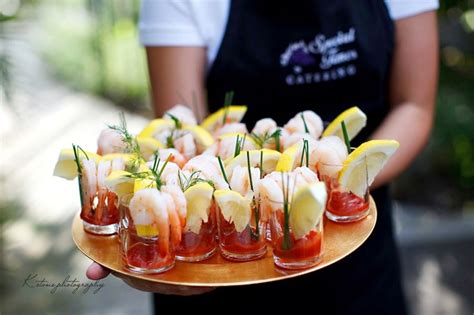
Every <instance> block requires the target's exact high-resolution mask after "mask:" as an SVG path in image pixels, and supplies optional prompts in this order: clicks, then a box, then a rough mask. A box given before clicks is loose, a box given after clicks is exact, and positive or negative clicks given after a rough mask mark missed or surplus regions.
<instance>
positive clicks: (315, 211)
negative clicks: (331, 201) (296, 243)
mask: <svg viewBox="0 0 474 315" xmlns="http://www.w3.org/2000/svg"><path fill="white" fill-rule="evenodd" d="M327 196H328V195H327V192H326V185H325V184H324V183H323V182H318V183H314V184H309V185H307V186H303V187H301V188H300V189H298V190H297V191H296V193H295V195H294V196H293V200H292V202H291V208H290V209H291V210H290V228H291V230H292V231H293V234H294V236H295V238H296V239H299V238H302V237H303V236H305V235H306V234H308V233H309V232H310V231H311V230H313V229H314V228H315V227H316V225H317V224H318V223H319V221H320V220H321V217H322V215H323V213H324V208H325V207H326V200H327Z"/></svg>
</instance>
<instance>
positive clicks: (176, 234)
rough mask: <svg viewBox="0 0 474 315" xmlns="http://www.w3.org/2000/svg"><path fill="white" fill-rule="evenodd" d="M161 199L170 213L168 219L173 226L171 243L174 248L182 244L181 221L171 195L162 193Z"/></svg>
mask: <svg viewBox="0 0 474 315" xmlns="http://www.w3.org/2000/svg"><path fill="white" fill-rule="evenodd" d="M161 197H162V198H163V200H164V201H165V204H166V210H167V211H168V218H169V222H170V226H171V241H172V242H173V245H174V246H178V245H179V243H180V242H181V232H182V228H181V220H180V218H179V215H178V212H177V211H176V205H175V202H174V200H173V197H171V195H170V194H168V193H165V192H161Z"/></svg>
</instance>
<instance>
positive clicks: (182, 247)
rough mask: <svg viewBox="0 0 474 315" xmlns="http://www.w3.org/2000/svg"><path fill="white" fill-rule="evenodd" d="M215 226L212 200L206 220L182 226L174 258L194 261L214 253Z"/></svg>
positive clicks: (215, 247) (215, 243) (214, 206)
mask: <svg viewBox="0 0 474 315" xmlns="http://www.w3.org/2000/svg"><path fill="white" fill-rule="evenodd" d="M211 198H212V196H211ZM216 226H217V224H216V204H215V202H214V201H212V202H211V206H210V208H209V213H208V217H207V221H206V222H204V220H201V222H200V224H197V225H196V224H193V225H192V227H190V226H189V225H186V227H185V228H184V230H183V234H182V235H181V243H180V244H179V246H178V247H177V248H176V259H177V260H180V261H187V262H196V261H201V260H205V259H207V258H210V257H211V256H212V255H214V253H215V252H216V250H217V240H216V233H217V231H216V229H217V228H216Z"/></svg>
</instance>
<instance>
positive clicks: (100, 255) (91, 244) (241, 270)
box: [72, 198, 377, 287]
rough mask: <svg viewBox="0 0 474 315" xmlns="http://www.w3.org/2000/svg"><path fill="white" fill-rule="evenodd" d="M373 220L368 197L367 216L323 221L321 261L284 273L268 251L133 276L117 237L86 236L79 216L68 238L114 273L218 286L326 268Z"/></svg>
mask: <svg viewBox="0 0 474 315" xmlns="http://www.w3.org/2000/svg"><path fill="white" fill-rule="evenodd" d="M376 220H377V209H376V206H375V203H374V201H373V199H372V198H370V213H369V215H368V216H367V217H366V218H365V219H363V220H361V221H359V222H354V223H334V222H331V221H329V220H327V219H326V217H325V218H324V239H323V242H324V243H323V258H322V261H321V262H320V263H319V264H318V265H316V266H314V267H312V268H309V269H303V270H297V271H294V270H284V269H280V268H277V267H276V266H275V265H274V263H273V257H272V248H271V246H268V251H267V254H266V256H265V257H263V258H262V259H259V260H254V261H249V262H232V261H229V260H226V259H224V258H223V257H222V256H221V255H220V254H219V253H216V254H215V255H214V256H213V257H211V258H209V259H207V260H205V261H202V262H198V263H186V262H179V261H177V262H176V265H175V267H174V268H172V269H171V270H169V271H167V272H164V273H161V274H152V275H150V274H146V275H145V274H137V273H133V272H131V271H129V270H128V269H126V268H125V267H124V265H123V262H122V258H121V256H120V248H119V241H118V237H117V235H113V236H96V235H93V234H89V233H86V232H85V231H84V229H83V228H82V221H81V219H80V217H79V215H77V216H75V217H74V221H73V223H72V238H73V240H74V242H75V243H76V245H77V247H78V248H79V250H81V251H82V252H83V253H84V255H86V256H87V257H89V258H90V259H92V260H94V261H96V262H97V263H99V264H101V265H102V266H105V267H107V268H109V269H111V270H112V271H115V272H117V273H120V274H123V275H126V276H130V277H133V278H138V279H143V280H148V281H152V282H158V283H164V284H171V285H186V286H200V287H221V286H234V285H248V284H255V283H263V282H271V281H277V280H283V279H286V278H292V277H297V276H300V275H304V274H307V273H310V272H313V271H316V270H319V269H322V268H324V267H327V266H329V265H331V264H333V263H335V262H337V261H338V260H341V259H342V258H344V257H345V256H347V255H349V254H350V253H352V252H353V251H355V250H356V249H357V248H358V247H359V246H360V245H362V243H364V242H365V241H366V240H367V238H368V237H369V235H370V233H372V230H373V229H374V226H375V222H376Z"/></svg>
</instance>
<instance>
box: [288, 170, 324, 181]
mask: <svg viewBox="0 0 474 315" xmlns="http://www.w3.org/2000/svg"><path fill="white" fill-rule="evenodd" d="M292 173H294V174H295V175H296V177H297V178H301V179H302V180H303V181H304V183H305V184H311V183H316V182H319V179H318V175H317V174H316V173H315V172H313V171H312V170H311V169H309V168H308V167H306V166H302V167H297V168H295V169H294V171H293V172H292Z"/></svg>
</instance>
